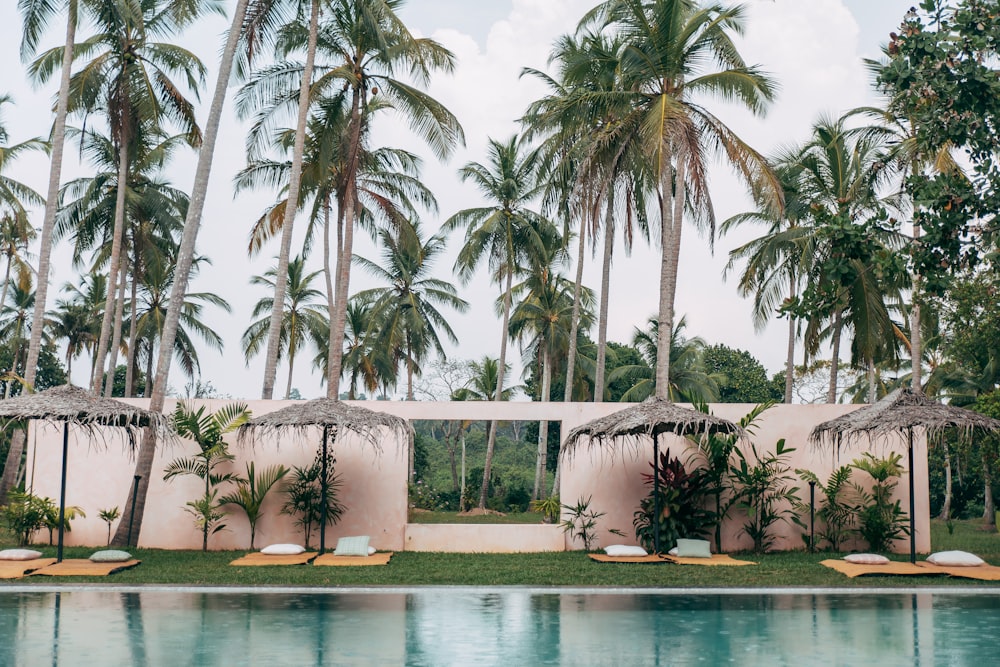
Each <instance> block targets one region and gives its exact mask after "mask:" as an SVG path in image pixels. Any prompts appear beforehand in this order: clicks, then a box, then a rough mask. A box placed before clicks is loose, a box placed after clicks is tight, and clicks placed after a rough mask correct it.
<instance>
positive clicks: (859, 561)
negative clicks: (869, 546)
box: [844, 554, 889, 565]
mask: <svg viewBox="0 0 1000 667" xmlns="http://www.w3.org/2000/svg"><path fill="white" fill-rule="evenodd" d="M844 560H846V561H847V562H848V563H854V564H856V565H885V564H886V563H888V562H889V559H888V558H886V557H885V556H882V555H879V554H848V555H847V556H844Z"/></svg>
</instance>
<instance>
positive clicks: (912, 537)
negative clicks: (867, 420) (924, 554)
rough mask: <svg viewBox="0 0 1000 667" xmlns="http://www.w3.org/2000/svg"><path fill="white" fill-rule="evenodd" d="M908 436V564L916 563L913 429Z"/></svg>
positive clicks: (908, 432)
mask: <svg viewBox="0 0 1000 667" xmlns="http://www.w3.org/2000/svg"><path fill="white" fill-rule="evenodd" d="M907 434H908V436H909V442H908V445H909V446H908V447H907V448H906V449H907V455H908V456H909V465H910V562H911V563H916V562H917V535H916V531H915V530H914V527H915V526H914V522H913V429H912V428H910V429H909V430H908V431H907Z"/></svg>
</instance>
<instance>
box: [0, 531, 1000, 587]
mask: <svg viewBox="0 0 1000 667" xmlns="http://www.w3.org/2000/svg"><path fill="white" fill-rule="evenodd" d="M980 526H981V524H980V522H978V521H961V522H960V521H956V522H955V523H954V533H949V531H948V529H947V527H946V526H945V525H944V524H943V523H942V522H938V521H934V522H932V526H931V530H932V541H933V544H934V550H935V551H943V550H947V549H961V550H963V551H971V552H973V553H977V554H979V555H980V556H982V557H983V558H985V559H986V560H987V561H989V562H991V563H994V564H1000V535H998V534H997V533H996V532H985V531H983V530H982V529H981V527H980ZM4 537H6V536H5V535H0V539H4ZM3 544H4V545H7V544H9V539H7V540H5V541H4V542H3ZM43 551H45V553H46V555H49V554H50V552H51V553H52V555H54V551H55V550H54V548H50V547H44V549H43ZM93 551H94V549H93V548H89V547H69V548H67V549H66V557H67V558H83V557H86V556H88V555H89V554H90V553H91V552H93ZM133 553H134V554H135V556H136V557H137V558H139V559H141V560H142V565H140V566H139V567H137V568H134V569H132V570H126V571H125V572H120V573H118V574H115V575H113V576H111V577H71V578H70V577H68V578H64V579H59V578H48V577H26V578H24V579H19V580H12V581H8V582H6V583H16V584H18V585H24V584H29V585H38V584H40V585H53V584H60V583H67V584H76V583H106V584H119V585H130V584H167V585H170V584H183V585H194V586H198V585H212V586H421V585H462V586H501V585H503V586H510V585H521V586H609V587H612V586H613V587H639V586H642V587H678V588H684V587H705V588H716V587H739V588H772V587H788V586H803V587H835V588H844V589H850V588H858V587H870V586H879V587H913V586H923V587H939V586H983V585H990V584H989V582H981V581H974V580H966V579H957V578H950V577H920V578H914V577H859V578H857V579H848V578H847V577H845V576H843V575H841V574H838V573H836V572H834V571H833V570H830V569H828V568H825V567H821V566H820V565H819V562H820V561H821V560H824V559H826V558H832V557H837V556H838V554H831V553H829V552H823V553H816V554H810V553H805V552H801V551H792V552H783V553H775V554H765V555H759V556H756V555H751V554H737V555H736V557H738V558H743V559H747V560H754V561H756V562H757V563H759V564H758V565H757V566H755V567H697V566H682V565H667V564H664V565H636V564H631V565H630V564H625V565H619V564H605V563H595V562H593V561H591V560H590V559H589V558H587V557H586V555H584V554H583V553H581V552H564V553H544V554H444V553H417V552H405V551H404V552H397V553H396V554H395V555H394V556H393V557H392V561H391V563H390V564H389V566H387V567H356V568H351V567H312V566H285V567H231V566H230V565H229V561H231V560H233V559H234V558H236V557H238V556H241V555H243V554H244V553H245V552H244V551H214V552H208V553H202V552H200V551H166V550H160V549H136V550H134V551H133ZM897 558H899V559H902V558H904V557H903V556H897ZM2 586H3V584H2V583H0V590H2Z"/></svg>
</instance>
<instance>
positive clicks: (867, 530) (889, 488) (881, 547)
mask: <svg viewBox="0 0 1000 667" xmlns="http://www.w3.org/2000/svg"><path fill="white" fill-rule="evenodd" d="M902 459H903V456H902V455H901V454H898V453H896V452H893V453H890V454H889V456H888V457H886V458H884V459H880V458H876V457H875V456H874V455H872V454H871V453H869V452H865V453H864V454H863V455H862V456H861V458H859V459H854V461H852V462H851V467H852V468H854V469H855V470H860V471H862V472H865V473H867V474H868V475H869V476H870V477H871V478H872V480H873V484H872V487H871V489H870V490H869V489H865V487H863V486H862V485H860V484H857V483H855V482H852V486H853V487H854V489H855V491H856V492H857V494H858V498H859V506H858V533H859V534H860V535H861V537H862V539H864V540H865V541H866V542H868V547H869V548H870V549H871V550H872V551H888V550H889V546H890V545H891V544H892V541H893V540H895V539H898V538H900V537H903V536H904V535H909V534H910V529H909V527H908V526H907V525H906V521H907V515H906V513H905V512H904V511H903V509H902V507H900V504H899V500H895V501H894V500H892V494H893V492H894V491H895V490H896V486H898V484H899V477H900V475H901V474H902V473H903V466H902V465H901V464H900V461H901V460H902Z"/></svg>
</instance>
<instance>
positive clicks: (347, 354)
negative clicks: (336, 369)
mask: <svg viewBox="0 0 1000 667" xmlns="http://www.w3.org/2000/svg"><path fill="white" fill-rule="evenodd" d="M377 330H378V327H377V325H376V323H375V318H374V309H373V308H372V304H371V302H370V301H368V300H365V299H360V298H358V297H357V296H355V297H354V298H352V299H351V303H349V304H348V305H347V327H346V329H345V331H344V366H343V367H344V374H346V375H347V380H348V382H347V398H349V399H351V400H354V399H356V398H357V397H358V384H359V383H360V384H361V388H362V389H363V390H364V391H365V392H367V394H368V395H369V396H374V395H375V393H376V392H377V391H378V390H379V389H380V388H383V389H385V388H387V387H388V386H390V385H392V384H394V383H395V379H396V370H397V369H396V368H393V361H394V360H393V358H392V355H391V354H390V352H389V350H388V349H387V348H385V347H383V346H380V345H378V343H377V341H376V332H377ZM325 340H326V339H325V338H322V339H320V340H317V346H318V347H319V349H320V351H319V354H318V355H317V359H316V362H315V364H314V365H316V366H319V367H320V368H321V369H322V370H323V377H326V366H327V358H326V352H327V346H326V345H324V344H323V342H324V341H325Z"/></svg>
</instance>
